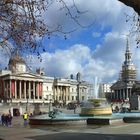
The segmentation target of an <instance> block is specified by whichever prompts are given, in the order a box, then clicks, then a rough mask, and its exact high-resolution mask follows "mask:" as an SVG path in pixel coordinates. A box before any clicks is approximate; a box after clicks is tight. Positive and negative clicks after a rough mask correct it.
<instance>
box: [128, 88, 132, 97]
mask: <svg viewBox="0 0 140 140" xmlns="http://www.w3.org/2000/svg"><path fill="white" fill-rule="evenodd" d="M129 92H130V93H129V95H130V97H131V96H132V93H131V92H132V91H131V88H130V91H129Z"/></svg>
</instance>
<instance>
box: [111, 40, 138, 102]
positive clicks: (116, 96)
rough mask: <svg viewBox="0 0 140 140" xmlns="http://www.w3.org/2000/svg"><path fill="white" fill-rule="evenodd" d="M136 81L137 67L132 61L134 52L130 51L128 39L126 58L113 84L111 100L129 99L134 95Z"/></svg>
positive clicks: (121, 100)
mask: <svg viewBox="0 0 140 140" xmlns="http://www.w3.org/2000/svg"><path fill="white" fill-rule="evenodd" d="M135 83H136V68H135V66H134V64H133V62H132V53H131V51H130V46H129V42H128V39H127V44H126V51H125V60H124V63H123V65H122V70H121V72H120V77H119V79H118V81H117V82H116V83H114V84H113V85H112V86H111V91H112V92H111V93H110V96H108V97H109V98H110V100H111V101H112V102H124V101H129V98H130V97H131V96H132V87H133V86H134V84H135Z"/></svg>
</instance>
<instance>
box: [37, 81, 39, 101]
mask: <svg viewBox="0 0 140 140" xmlns="http://www.w3.org/2000/svg"><path fill="white" fill-rule="evenodd" d="M37 99H39V82H38V83H37Z"/></svg>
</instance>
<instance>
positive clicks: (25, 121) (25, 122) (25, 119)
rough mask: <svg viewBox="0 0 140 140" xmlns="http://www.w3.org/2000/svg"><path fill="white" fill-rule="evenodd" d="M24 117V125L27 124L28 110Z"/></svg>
mask: <svg viewBox="0 0 140 140" xmlns="http://www.w3.org/2000/svg"><path fill="white" fill-rule="evenodd" d="M23 119H24V126H27V124H28V122H27V120H28V114H27V113H26V112H25V113H24V114H23Z"/></svg>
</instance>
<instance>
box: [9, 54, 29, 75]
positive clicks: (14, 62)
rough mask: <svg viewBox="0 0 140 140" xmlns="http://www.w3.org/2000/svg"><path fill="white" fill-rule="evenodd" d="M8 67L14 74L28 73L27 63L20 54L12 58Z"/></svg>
mask: <svg viewBox="0 0 140 140" xmlns="http://www.w3.org/2000/svg"><path fill="white" fill-rule="evenodd" d="M8 66H9V70H11V71H12V73H17V72H26V63H25V61H24V59H23V58H22V57H21V56H20V55H19V54H18V53H16V54H15V55H13V56H12V57H11V58H10V60H9V64H8Z"/></svg>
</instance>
